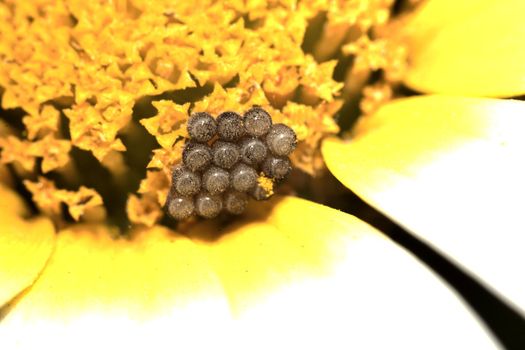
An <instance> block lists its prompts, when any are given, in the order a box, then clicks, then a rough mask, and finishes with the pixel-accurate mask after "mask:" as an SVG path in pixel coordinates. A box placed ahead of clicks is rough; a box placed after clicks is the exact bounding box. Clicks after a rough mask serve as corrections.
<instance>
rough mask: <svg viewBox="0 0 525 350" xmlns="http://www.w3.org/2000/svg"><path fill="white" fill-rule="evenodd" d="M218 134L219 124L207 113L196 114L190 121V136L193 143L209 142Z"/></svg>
mask: <svg viewBox="0 0 525 350" xmlns="http://www.w3.org/2000/svg"><path fill="white" fill-rule="evenodd" d="M216 133H217V122H216V121H215V119H213V117H212V116H211V115H210V114H208V113H206V112H199V113H194V114H192V115H191V116H190V118H189V120H188V134H189V135H190V138H191V139H192V140H193V141H197V142H208V141H210V140H211V139H212V137H213V136H215V134H216Z"/></svg>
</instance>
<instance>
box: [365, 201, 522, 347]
mask: <svg viewBox="0 0 525 350" xmlns="http://www.w3.org/2000/svg"><path fill="white" fill-rule="evenodd" d="M363 205H364V206H366V207H368V208H367V211H369V214H370V213H371V214H372V215H365V217H363V218H361V219H362V220H363V221H365V222H367V223H368V224H369V225H371V226H373V227H374V228H376V229H378V230H380V231H381V232H383V233H384V234H385V235H387V236H388V237H390V238H391V239H392V240H393V241H395V242H396V243H398V244H399V245H401V246H402V247H404V248H405V249H407V250H409V251H410V252H411V253H412V254H413V255H414V256H415V257H416V258H418V259H419V260H420V261H422V262H423V263H424V264H426V265H427V266H428V267H430V268H431V269H432V270H434V271H435V272H436V273H437V274H439V275H440V277H441V278H442V279H443V280H445V281H446V282H447V283H448V284H449V285H450V286H451V287H452V288H454V289H455V290H456V291H457V292H458V293H459V294H460V295H461V297H462V298H463V299H464V300H465V301H466V302H467V303H468V304H469V305H470V307H472V309H473V310H474V311H475V312H476V313H477V314H478V316H479V317H480V318H481V319H482V320H483V321H484V323H485V324H486V326H487V327H488V328H489V329H490V331H492V333H493V335H494V336H495V338H496V339H497V340H499V342H500V344H501V345H503V346H504V347H505V348H507V349H525V318H523V317H522V316H521V315H520V314H519V313H518V312H517V311H516V310H514V309H513V308H512V307H510V306H509V305H508V304H507V303H505V302H504V301H502V300H501V299H499V298H498V297H497V296H496V295H495V294H494V293H492V292H491V291H489V290H488V289H487V288H486V287H484V286H483V285H482V284H481V283H480V282H478V281H476V280H475V279H474V278H473V277H471V276H470V275H468V274H467V273H466V272H464V271H463V270H462V269H460V268H459V267H457V266H456V265H454V264H453V263H452V262H450V261H449V260H447V259H446V258H444V257H443V256H442V255H441V254H439V253H437V252H436V251H435V250H434V249H432V248H431V247H430V246H429V245H427V244H426V243H424V242H422V241H420V240H419V239H417V238H416V237H414V236H413V235H412V234H410V233H409V232H408V231H406V230H405V229H403V228H402V227H401V226H399V225H398V224H396V223H395V222H394V221H392V220H391V219H389V218H388V217H386V216H385V215H383V214H382V213H380V212H379V211H378V210H376V209H375V208H373V207H371V206H369V205H368V204H366V203H365V202H364V201H363Z"/></svg>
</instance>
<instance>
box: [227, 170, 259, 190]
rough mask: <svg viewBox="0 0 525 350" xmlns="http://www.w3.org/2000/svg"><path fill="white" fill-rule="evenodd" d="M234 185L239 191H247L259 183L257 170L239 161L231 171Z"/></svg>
mask: <svg viewBox="0 0 525 350" xmlns="http://www.w3.org/2000/svg"><path fill="white" fill-rule="evenodd" d="M230 179H231V180H230V181H231V185H232V187H233V188H234V189H235V190H237V191H239V192H247V191H249V190H251V189H252V188H253V187H255V185H257V172H256V171H255V169H254V168H252V167H250V166H248V165H246V164H244V163H239V164H237V165H236V166H235V168H233V169H232V171H231V173H230Z"/></svg>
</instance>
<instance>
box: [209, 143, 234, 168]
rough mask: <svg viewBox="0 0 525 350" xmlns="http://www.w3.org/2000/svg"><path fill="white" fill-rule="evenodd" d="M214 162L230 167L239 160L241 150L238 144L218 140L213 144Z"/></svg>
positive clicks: (219, 165)
mask: <svg viewBox="0 0 525 350" xmlns="http://www.w3.org/2000/svg"><path fill="white" fill-rule="evenodd" d="M212 153H213V163H214V164H215V165H217V166H218V167H221V168H224V169H230V168H231V167H232V166H234V165H235V163H237V162H238V161H239V157H240V152H239V147H237V145H236V144H234V143H231V142H225V141H216V142H215V143H214V144H213V146H212Z"/></svg>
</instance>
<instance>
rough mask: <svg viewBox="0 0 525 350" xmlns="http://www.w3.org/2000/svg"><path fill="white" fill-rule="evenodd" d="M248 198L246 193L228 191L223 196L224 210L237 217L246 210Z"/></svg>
mask: <svg viewBox="0 0 525 350" xmlns="http://www.w3.org/2000/svg"><path fill="white" fill-rule="evenodd" d="M247 204H248V196H247V195H246V193H242V192H237V191H229V192H227V193H226V194H225V195H224V209H226V211H227V212H228V213H230V214H234V215H239V214H242V213H243V212H244V211H245V210H246V205H247Z"/></svg>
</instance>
